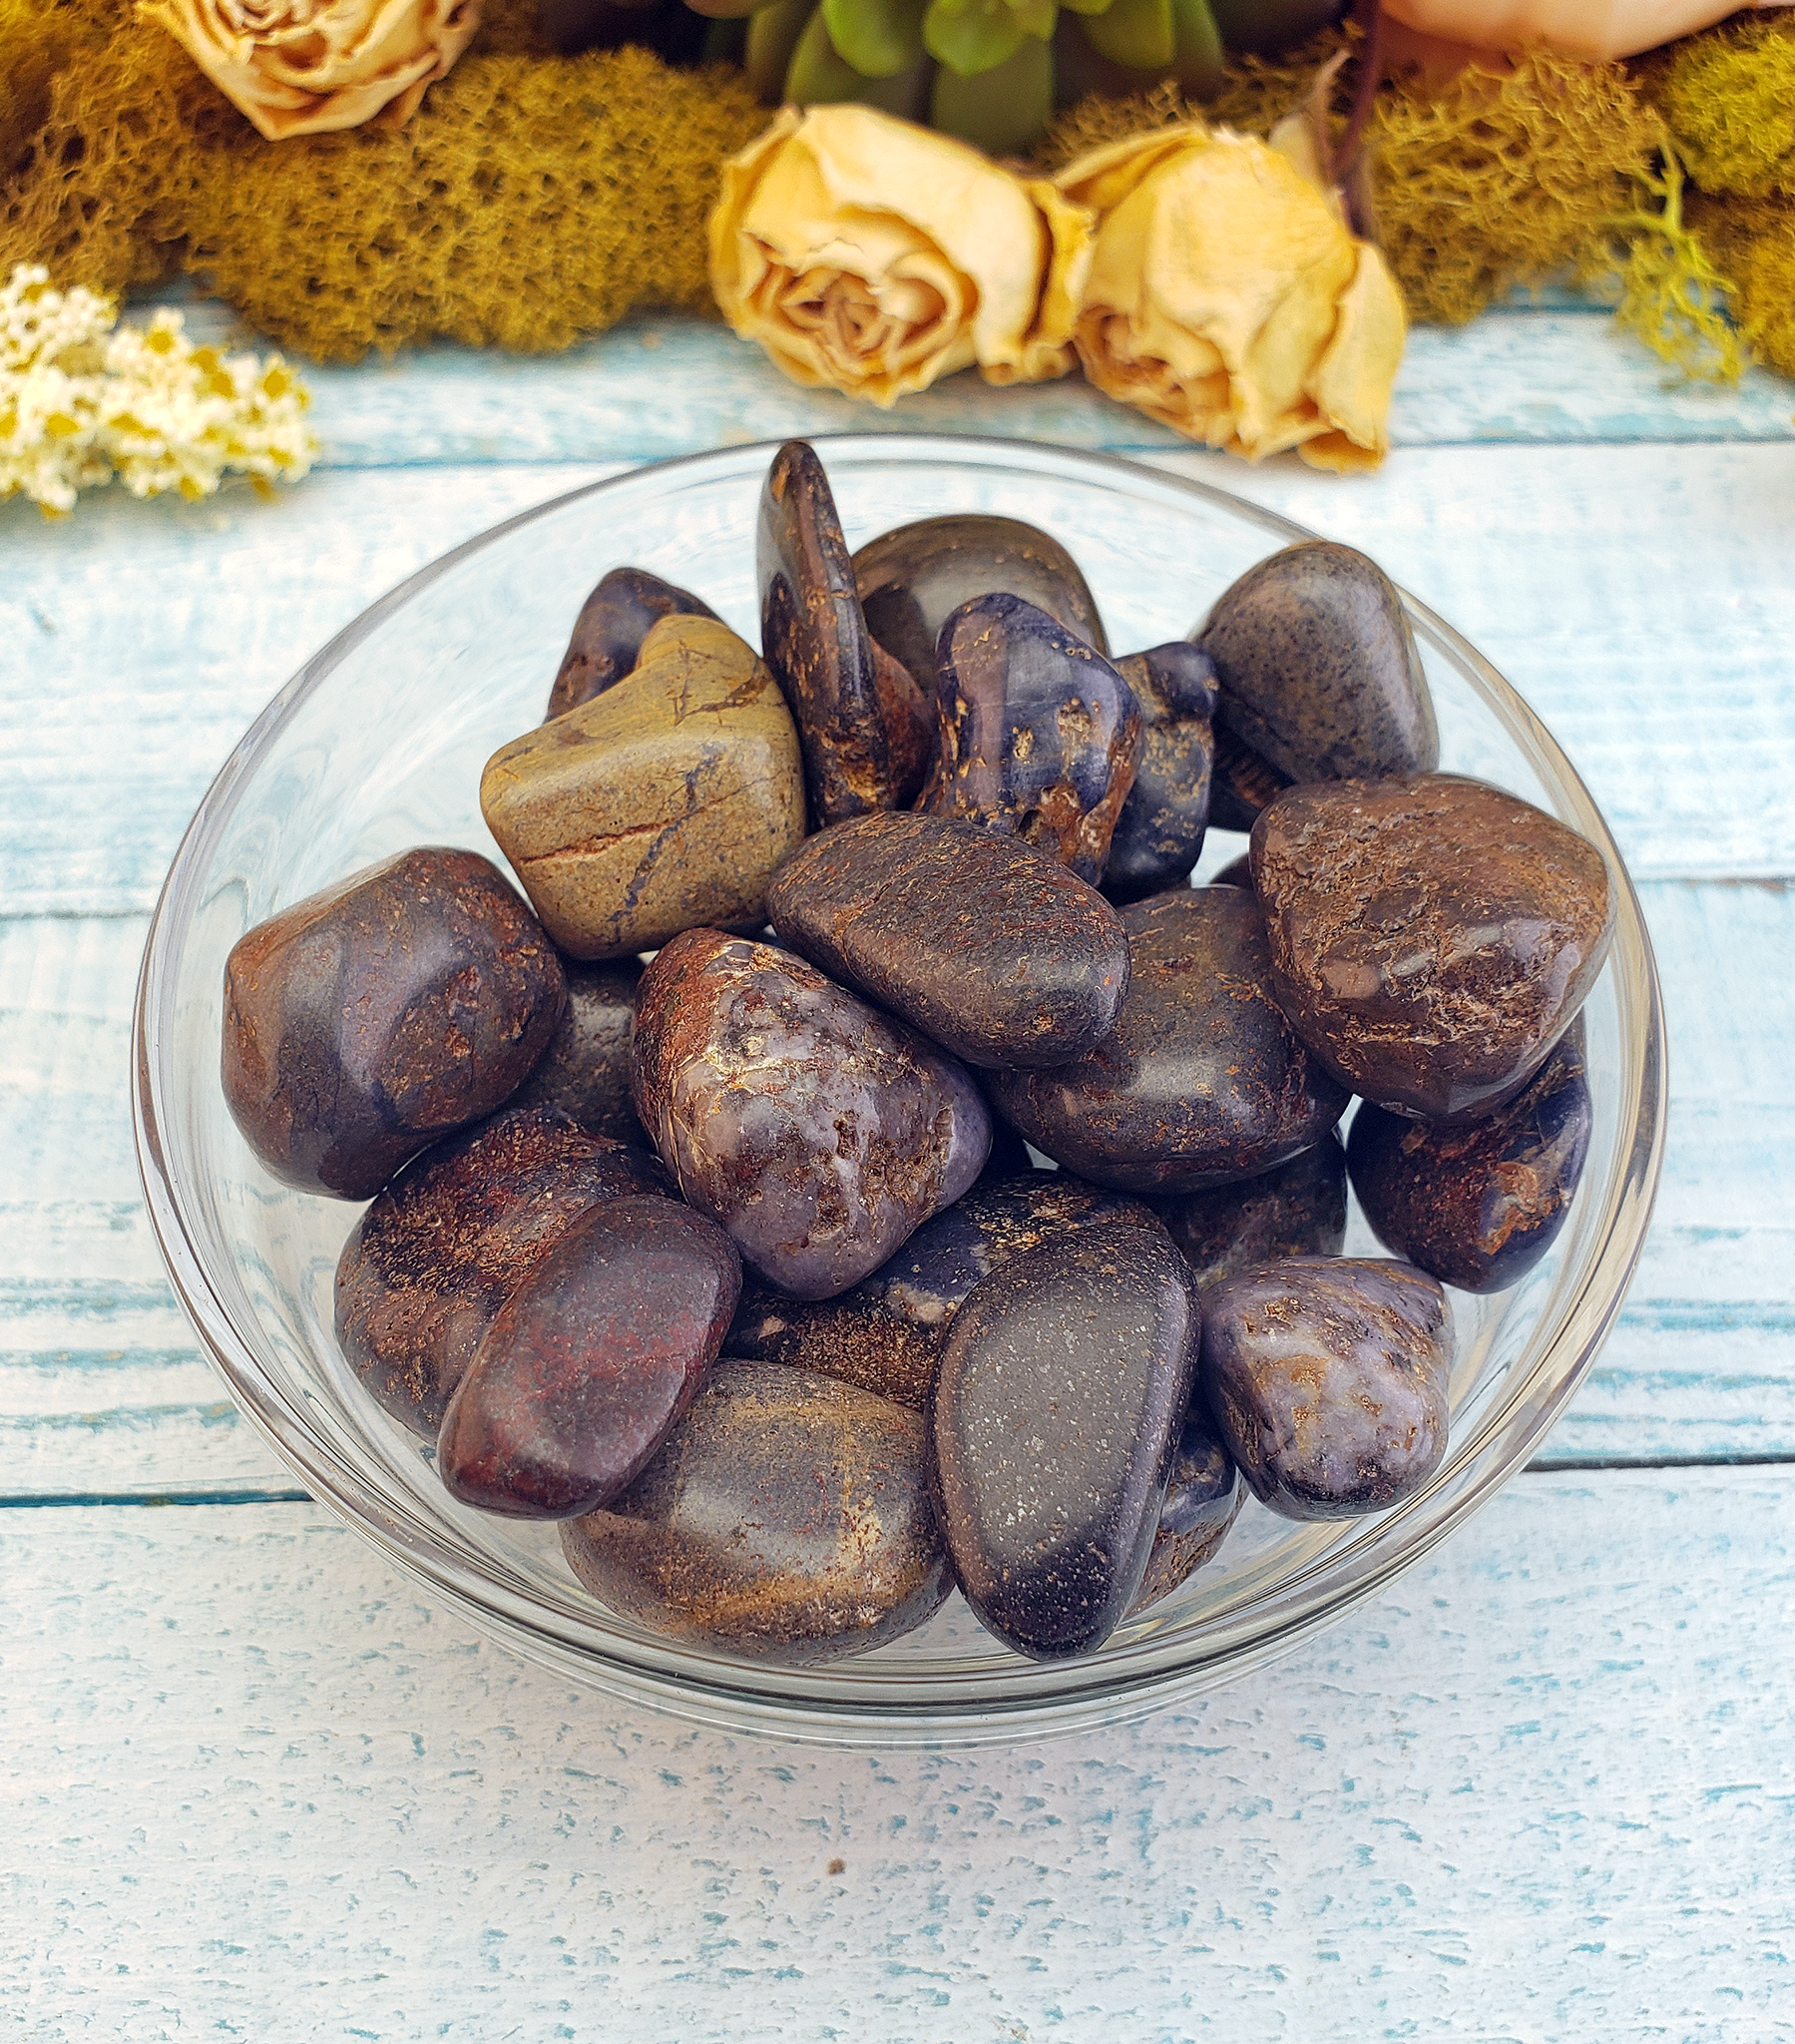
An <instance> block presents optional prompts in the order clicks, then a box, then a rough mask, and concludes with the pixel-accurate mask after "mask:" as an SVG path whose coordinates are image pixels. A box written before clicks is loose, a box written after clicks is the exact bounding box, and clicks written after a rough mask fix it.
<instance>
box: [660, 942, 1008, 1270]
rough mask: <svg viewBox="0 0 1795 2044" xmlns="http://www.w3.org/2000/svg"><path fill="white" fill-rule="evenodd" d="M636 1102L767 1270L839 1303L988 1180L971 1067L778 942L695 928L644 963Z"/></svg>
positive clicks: (984, 1125) (985, 1139)
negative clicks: (934, 1218)
mask: <svg viewBox="0 0 1795 2044" xmlns="http://www.w3.org/2000/svg"><path fill="white" fill-rule="evenodd" d="M634 1056H635V1065H636V1085H635V1097H636V1111H637V1113H638V1114H639V1115H640V1116H641V1117H642V1122H643V1126H644V1127H645V1128H646V1129H647V1130H648V1131H649V1133H650V1135H651V1136H652V1137H653V1138H654V1141H655V1146H656V1148H657V1149H658V1150H659V1151H660V1153H661V1156H662V1159H663V1161H664V1162H665V1163H666V1164H667V1166H668V1168H669V1169H670V1170H671V1171H672V1172H673V1176H674V1177H675V1178H676V1179H677V1181H678V1184H679V1190H680V1191H681V1192H682V1193H683V1194H684V1196H685V1197H686V1199H688V1200H689V1201H690V1202H691V1203H692V1205H693V1206H694V1207H696V1208H698V1209H699V1210H700V1211H701V1212H703V1213H705V1214H708V1215H710V1216H711V1217H712V1218H713V1219H714V1220H716V1221H719V1222H720V1223H721V1224H722V1225H723V1227H725V1228H726V1229H727V1230H728V1231H729V1233H730V1234H731V1235H732V1236H733V1237H734V1238H735V1241H736V1244H737V1246H738V1247H739V1248H740V1250H741V1253H742V1255H743V1256H744V1257H745V1258H746V1259H747V1260H748V1262H749V1263H750V1264H752V1265H753V1266H754V1267H755V1269H756V1270H758V1271H759V1272H760V1274H761V1276H762V1277H764V1278H768V1279H769V1280H770V1281H771V1282H772V1283H774V1284H776V1285H778V1286H780V1287H781V1288H782V1289H783V1290H786V1291H789V1292H791V1293H792V1294H793V1295H794V1296H796V1297H799V1298H830V1297H833V1296H834V1294H835V1293H836V1292H839V1291H845V1290H846V1289H847V1288H848V1286H849V1285H850V1284H855V1283H858V1281H859V1280H860V1279H861V1278H864V1277H866V1276H867V1275H868V1274H869V1273H870V1272H873V1271H876V1270H877V1269H878V1267H879V1266H880V1265H881V1264H882V1263H884V1262H885V1260H886V1258H887V1257H889V1256H891V1255H892V1253H893V1252H894V1251H895V1250H897V1249H898V1247H899V1246H900V1245H901V1244H902V1243H903V1242H904V1241H906V1240H907V1239H908V1237H909V1236H910V1235H912V1234H913V1233H914V1232H915V1230H916V1229H917V1228H919V1227H920V1226H921V1225H922V1223H923V1222H925V1221H926V1220H928V1218H929V1216H930V1215H931V1214H935V1213H937V1212H939V1211H940V1209H941V1208H943V1207H946V1206H949V1205H951V1204H952V1203H953V1202H954V1201H955V1200H957V1199H958V1198H959V1197H960V1195H961V1194H962V1193H963V1192H965V1191H966V1190H967V1188H968V1187H969V1186H971V1184H972V1183H973V1181H974V1180H975V1179H976V1178H977V1177H978V1176H979V1173H980V1171H981V1170H982V1168H983V1166H984V1163H985V1156H986V1153H987V1151H988V1150H989V1149H990V1147H991V1123H990V1118H989V1116H988V1115H987V1113H986V1110H985V1103H984V1100H983V1098H982V1097H981V1095H980V1093H979V1090H978V1088H977V1087H976V1086H975V1085H974V1083H973V1081H972V1079H971V1077H970V1075H969V1074H968V1073H967V1071H966V1070H965V1068H964V1067H963V1066H962V1065H960V1064H959V1063H958V1062H956V1061H955V1060H954V1059H953V1058H950V1057H949V1056H947V1054H946V1053H945V1052H943V1051H940V1050H937V1049H936V1048H935V1047H934V1045H932V1044H930V1043H928V1042H927V1041H925V1039H924V1038H922V1037H921V1036H919V1035H918V1034H917V1033H916V1032H915V1031H914V1030H913V1029H910V1028H908V1027H906V1026H905V1025H904V1024H903V1023H901V1022H896V1021H893V1020H892V1019H891V1018H890V1017H888V1016H886V1015H883V1014H881V1013H880V1012H879V1011H878V1010H877V1009H875V1008H871V1007H868V1006H867V1004H866V1003H865V1002H864V1001H862V1000H860V999H859V998H858V997H857V996H856V995H854V994H851V993H849V992H847V991H846V989H845V988H842V987H838V986H836V985H835V984H834V983H833V982H832V981H831V980H828V979H825V978H824V977H823V975H822V974H821V973H820V972H818V971H816V969H815V968H814V967H813V966H810V965H808V964H806V963H805V962H804V960H803V959H802V958H799V957H798V956H797V955H796V954H795V953H793V952H790V951H785V950H781V949H780V948H779V947H778V946H777V945H774V944H763V943H754V942H750V941H748V940H746V939H742V938H736V937H730V936H727V935H725V934H724V933H723V932H722V931H721V930H705V929H698V930H688V931H686V932H685V934H684V935H683V936H679V937H675V938H674V939H673V942H672V943H671V944H669V945H668V946H667V948H666V949H665V950H663V951H662V952H660V953H659V954H658V955H657V956H656V958H655V959H654V960H653V962H652V963H651V964H650V965H649V967H648V969H647V971H645V973H644V974H643V980H642V992H641V997H640V1000H639V1002H638V1005H637V1012H636V1037H635V1050H634Z"/></svg>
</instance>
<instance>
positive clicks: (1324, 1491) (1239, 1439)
mask: <svg viewBox="0 0 1795 2044" xmlns="http://www.w3.org/2000/svg"><path fill="white" fill-rule="evenodd" d="M1202 1311H1203V1333H1202V1362H1201V1368H1200V1377H1201V1383H1202V1390H1203V1395H1204V1397H1205V1398H1206V1399H1207V1400H1208V1404H1209V1410H1210V1412H1211V1413H1212V1414H1213V1415H1214V1418H1215V1421H1216V1424H1217V1426H1218V1427H1219V1429H1220V1432H1221V1437H1222V1440H1223V1441H1224V1442H1225V1443H1226V1446H1227V1450H1228V1453H1229V1454H1230V1455H1232V1456H1233V1458H1234V1460H1235V1462H1236V1463H1238V1464H1239V1467H1240V1471H1241V1474H1242V1475H1243V1476H1245V1478H1246V1480H1247V1482H1248V1483H1249V1484H1250V1485H1251V1486H1252V1490H1253V1495H1254V1496H1255V1497H1257V1498H1258V1500H1259V1502H1260V1503H1261V1504H1265V1505H1269V1506H1270V1507H1271V1509H1272V1510H1273V1511H1274V1512H1281V1513H1282V1514H1283V1515H1284V1517H1285V1518H1288V1519H1351V1518H1357V1517H1358V1516H1359V1515H1360V1514H1361V1513H1364V1512H1380V1511H1382V1510H1384V1509H1385V1507H1386V1506H1388V1505H1393V1504H1399V1503H1400V1502H1401V1501H1402V1500H1403V1499H1404V1498H1406V1497H1411V1496H1413V1495H1414V1493H1415V1492H1416V1491H1417V1490H1419V1489H1420V1488H1421V1486H1422V1485H1423V1484H1424V1483H1425V1482H1426V1481H1427V1479H1428V1478H1429V1477H1430V1476H1431V1475H1433V1473H1434V1471H1435V1470H1436V1469H1437V1468H1438V1467H1439V1466H1440V1459H1441V1457H1442V1456H1443V1455H1444V1454H1445V1453H1446V1429H1447V1422H1448V1420H1449V1418H1450V1416H1451V1401H1450V1396H1449V1392H1450V1388H1451V1373H1452V1314H1451V1312H1450V1311H1449V1310H1448V1307H1447V1303H1446V1294H1445V1293H1444V1292H1443V1291H1442V1290H1441V1289H1440V1287H1439V1285H1438V1284H1437V1283H1436V1282H1435V1281H1434V1279H1433V1278H1430V1277H1429V1276H1428V1275H1427V1273H1426V1272H1425V1271H1417V1270H1415V1269H1414V1267H1413V1266H1412V1265H1409V1264H1392V1263H1384V1262H1382V1261H1380V1260H1377V1259H1353V1258H1344V1257H1291V1258H1289V1259H1287V1260H1286V1261H1285V1262H1283V1263H1281V1264H1261V1265H1259V1266H1258V1267H1257V1269H1255V1270H1251V1271H1243V1272H1242V1273H1241V1274H1240V1276H1239V1277H1238V1278H1228V1279H1227V1280H1226V1281H1225V1282H1223V1283H1221V1284H1216V1285H1212V1286H1211V1287H1210V1288H1209V1289H1208V1290H1207V1291H1205V1292H1204V1293H1203V1302H1202Z"/></svg>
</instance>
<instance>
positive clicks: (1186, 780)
mask: <svg viewBox="0 0 1795 2044" xmlns="http://www.w3.org/2000/svg"><path fill="white" fill-rule="evenodd" d="M1116 672H1117V673H1118V674H1119V675H1121V676H1122V680H1123V681H1124V682H1126V683H1127V685H1128V687H1129V688H1130V689H1131V690H1132V691H1133V692H1134V701H1135V702H1136V703H1137V704H1139V706H1140V716H1141V726H1142V738H1141V746H1140V766H1139V768H1138V770H1137V771H1136V773H1135V775H1134V785H1133V786H1132V787H1131V788H1130V789H1129V790H1128V798H1127V800H1126V801H1125V802H1123V803H1122V814H1121V816H1120V817H1119V818H1118V820H1117V824H1116V832H1115V835H1114V836H1113V837H1112V838H1111V839H1110V857H1109V861H1108V863H1107V864H1106V865H1105V867H1104V892H1105V893H1106V894H1107V895H1108V896H1109V897H1110V899H1111V900H1112V901H1140V900H1143V899H1144V898H1145V897H1146V896H1147V895H1148V894H1157V893H1159V892H1161V891H1162V890H1163V889H1164V888H1166V887H1176V886H1181V885H1182V884H1183V883H1184V882H1185V881H1187V880H1188V879H1189V878H1190V872H1191V868H1192V867H1193V866H1194V865H1195V864H1196V861H1197V858H1198V856H1199V854H1200V853H1201V851H1202V848H1203V832H1204V830H1205V829H1206V828H1207V827H1208V821H1209V769H1210V766H1211V763H1212V762H1213V760H1214V757H1215V734H1214V732H1213V730H1212V728H1211V726H1210V721H1209V720H1210V716H1211V714H1212V713H1213V711H1214V708H1215V690H1214V687H1213V682H1214V673H1213V670H1212V669H1211V668H1210V666H1209V659H1208V656H1207V655H1206V654H1205V653H1203V652H1201V651H1200V650H1199V649H1198V648H1197V647H1194V646H1192V645H1191V644H1190V643H1189V642H1188V640H1184V639H1174V640H1172V641H1171V642H1170V643H1169V644H1168V645H1165V646H1154V647H1149V648H1148V650H1147V651H1146V652H1145V653H1130V654H1126V655H1124V656H1123V658H1122V659H1121V660H1119V661H1118V662H1117V663H1116Z"/></svg>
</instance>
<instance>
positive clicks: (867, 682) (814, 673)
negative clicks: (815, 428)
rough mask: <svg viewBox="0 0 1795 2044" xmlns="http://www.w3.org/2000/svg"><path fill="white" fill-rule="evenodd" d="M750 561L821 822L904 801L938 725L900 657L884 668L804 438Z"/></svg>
mask: <svg viewBox="0 0 1795 2044" xmlns="http://www.w3.org/2000/svg"><path fill="white" fill-rule="evenodd" d="M754 560H755V572H756V574H757V576H758V578H759V583H760V644H761V647H762V648H763V649H764V651H765V655H766V662H767V665H768V666H769V667H770V668H771V669H772V671H773V674H774V675H775V676H776V678H777V680H778V683H779V687H780V688H781V689H783V690H784V692H785V700H786V702H787V703H788V704H790V706H791V714H792V716H793V718H794V719H796V721H797V730H798V738H799V741H800V743H801V744H802V746H803V751H804V779H805V784H806V786H807V787H808V789H809V794H810V811H811V814H812V816H813V817H814V819H815V821H816V823H817V825H818V826H819V827H820V826H821V825H823V824H825V823H839V822H840V821H841V820H842V818H843V817H845V816H858V815H863V814H864V813H865V812H866V811H867V810H868V809H890V808H896V807H897V805H898V803H899V802H900V801H903V800H908V799H909V795H910V793H911V792H913V791H914V788H915V785H916V769H917V759H918V754H919V749H920V751H921V753H922V755H923V757H925V758H926V752H927V747H928V745H929V744H930V742H931V739H932V734H930V733H928V732H927V731H926V730H924V729H922V728H921V727H919V726H918V725H917V724H916V723H915V721H914V720H915V717H916V713H917V711H918V710H919V709H920V710H921V711H922V712H923V713H924V716H925V720H926V716H927V712H928V707H929V706H928V704H927V703H926V702H924V701H922V700H921V699H920V697H917V698H912V697H911V696H910V695H909V694H908V693H907V692H906V691H905V690H904V689H903V688H902V686H901V683H900V681H899V676H900V675H901V674H902V672H903V670H902V668H901V665H900V664H899V663H897V662H895V661H893V662H890V663H888V666H887V671H886V672H885V673H884V675H883V676H881V673H880V663H879V661H878V659H877V658H876V654H875V648H874V645H873V640H872V635H871V634H870V633H869V632H868V631H867V629H866V619H865V617H864V616H863V615H862V613H861V609H860V598H859V596H858V595H857V594H856V592H855V589H854V570H853V565H852V563H851V561H850V560H849V558H848V549H847V541H846V540H845V539H843V537H842V534H841V520H840V518H839V517H838V516H837V514H836V510H835V498H834V495H833V493H832V492H831V491H830V488H829V479H828V477H827V476H826V475H825V474H824V473H823V465H822V463H821V462H820V461H819V460H818V459H817V454H816V449H815V448H814V447H812V446H811V445H810V444H809V443H808V442H807V441H804V440H788V441H787V442H786V443H785V445H784V446H783V447H781V448H780V449H779V451H778V453H777V454H776V455H774V457H773V461H772V466H771V467H770V468H769V469H768V471H767V476H766V483H765V486H764V487H763V489H762V490H761V493H760V516H759V523H758V526H757V528H756V538H755V552H754ZM888 713H889V714H890V715H891V716H892V717H893V718H894V719H896V720H897V723H896V728H895V733H894V731H893V730H891V729H888V728H887V725H886V716H887V714H888ZM894 739H895V742H894Z"/></svg>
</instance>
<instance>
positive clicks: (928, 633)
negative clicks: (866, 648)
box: [854, 512, 1110, 699]
mask: <svg viewBox="0 0 1795 2044" xmlns="http://www.w3.org/2000/svg"><path fill="white" fill-rule="evenodd" d="M854 583H855V587H856V588H857V589H858V591H859V593H860V604H861V608H862V610H863V611H864V612H865V614H866V623H867V628H868V630H869V631H870V632H871V633H872V635H873V638H874V639H875V640H876V641H877V642H878V643H879V645H881V646H883V647H884V648H885V649H886V650H887V651H888V652H890V653H892V654H894V655H895V656H896V657H897V659H898V660H900V661H901V662H902V663H903V664H904V666H905V667H906V668H907V669H908V670H909V671H910V673H911V674H912V675H914V676H915V678H916V680H917V682H918V683H919V684H920V685H921V687H922V689H923V691H924V693H925V694H926V695H927V696H929V697H930V698H931V699H932V698H933V696H934V691H935V648H936V642H937V641H938V640H939V639H940V637H941V628H942V626H943V625H945V624H946V623H947V621H948V619H949V617H950V616H952V614H953V613H954V612H955V611H957V610H958V609H959V608H960V606H961V605H962V604H963V603H969V602H970V601H971V600H972V599H973V598H974V597H975V596H990V595H991V594H993V592H994V591H999V590H1001V591H1003V592H1004V593H1005V594H1006V595H1009V596H1020V597H1022V598H1023V599H1024V601H1025V602H1028V603H1032V604H1033V605H1034V606H1035V607H1036V609H1037V610H1044V611H1046V612H1047V614H1048V616H1049V617H1050V618H1058V619H1059V621H1060V622H1061V624H1063V625H1065V626H1066V627H1067V628H1068V629H1069V630H1071V631H1074V632H1076V633H1077V634H1078V635H1079V637H1080V638H1081V639H1085V640H1088V641H1089V642H1090V643H1091V644H1092V645H1093V646H1095V647H1096V648H1097V650H1098V652H1099V653H1108V652H1109V650H1110V649H1109V645H1108V643H1107V642H1106V640H1105V638H1104V627H1103V622H1102V620H1101V619H1100V618H1099V617H1098V614H1097V604H1096V602H1095V600H1094V599H1093V597H1092V594H1091V589H1090V586H1089V584H1088V583H1087V582H1086V580H1085V577H1084V574H1083V573H1082V572H1081V570H1080V568H1079V564H1078V562H1077V561H1075V560H1074V559H1073V557H1072V556H1071V555H1070V554H1069V553H1068V552H1067V551H1066V549H1065V548H1064V547H1063V546H1062V545H1061V544H1060V542H1059V541H1058V540H1057V539H1055V538H1054V537H1053V536H1052V535H1051V534H1049V533H1045V532H1042V531H1041V530H1039V528H1037V527H1036V526H1033V525H1025V524H1024V523H1023V522H1022V520H1021V519H1019V518H994V517H990V516H988V515H986V514H985V513H982V512H952V513H949V514H948V515H947V516H945V517H940V518H919V519H918V520H917V521H916V522H915V523H914V524H913V525H900V526H898V527H897V528H896V530H895V531H892V532H882V533H881V534H880V535H879V537H878V538H877V539H875V540H869V541H868V542H867V543H866V545H865V546H863V547H862V548H861V549H860V551H859V552H858V553H857V554H856V555H855V556H854Z"/></svg>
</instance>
